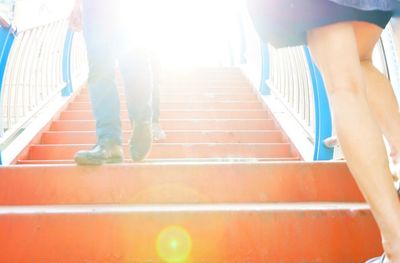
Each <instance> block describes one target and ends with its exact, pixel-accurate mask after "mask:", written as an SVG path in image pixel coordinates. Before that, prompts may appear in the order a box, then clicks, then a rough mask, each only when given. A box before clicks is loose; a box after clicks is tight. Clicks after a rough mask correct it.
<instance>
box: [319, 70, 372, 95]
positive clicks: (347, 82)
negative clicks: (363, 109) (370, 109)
mask: <svg viewBox="0 0 400 263" xmlns="http://www.w3.org/2000/svg"><path fill="white" fill-rule="evenodd" d="M325 86H326V89H327V92H328V94H329V96H330V97H334V96H338V95H339V96H340V95H347V96H349V95H351V96H359V95H365V85H364V80H363V78H362V74H359V73H357V72H351V71H346V70H343V71H342V72H341V73H340V74H336V75H331V77H330V78H325Z"/></svg>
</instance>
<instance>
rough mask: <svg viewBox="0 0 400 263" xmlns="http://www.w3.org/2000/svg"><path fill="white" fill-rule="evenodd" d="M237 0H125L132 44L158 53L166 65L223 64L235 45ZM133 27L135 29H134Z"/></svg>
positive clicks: (122, 13)
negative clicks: (230, 47)
mask: <svg viewBox="0 0 400 263" xmlns="http://www.w3.org/2000/svg"><path fill="white" fill-rule="evenodd" d="M239 2H240V0H143V1H139V0H136V1H135V0H133V1H132V0H125V1H124V4H123V6H122V8H121V18H122V19H124V22H125V23H126V24H127V25H129V28H130V35H131V38H132V42H133V43H135V44H136V45H138V46H146V47H150V48H152V49H155V50H157V52H158V53H159V54H160V57H161V58H162V62H163V63H164V64H168V66H177V67H179V66H185V67H187V66H213V65H218V64H220V63H226V62H227V61H228V58H229V51H228V50H229V49H228V46H229V43H231V45H232V47H233V48H235V46H237V42H238V38H239V32H238V20H237V16H236V11H237V10H238V3H239ZM135 25H136V26H135Z"/></svg>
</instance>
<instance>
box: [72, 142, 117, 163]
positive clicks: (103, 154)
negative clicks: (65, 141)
mask: <svg viewBox="0 0 400 263" xmlns="http://www.w3.org/2000/svg"><path fill="white" fill-rule="evenodd" d="M74 160H75V162H76V163H77V164H80V165H101V164H103V163H122V162H123V160H124V157H123V150H122V147H121V145H120V144H117V143H115V142H106V143H99V144H96V145H95V146H94V147H93V148H92V149H91V150H89V151H79V152H77V153H76V154H75V156H74Z"/></svg>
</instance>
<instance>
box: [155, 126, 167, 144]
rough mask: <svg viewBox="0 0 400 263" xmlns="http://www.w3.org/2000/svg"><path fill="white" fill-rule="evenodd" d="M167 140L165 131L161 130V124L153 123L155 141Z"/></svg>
mask: <svg viewBox="0 0 400 263" xmlns="http://www.w3.org/2000/svg"><path fill="white" fill-rule="evenodd" d="M165 138H167V135H166V134H165V131H164V130H163V129H162V128H161V126H160V123H158V122H155V123H153V140H154V141H160V140H165Z"/></svg>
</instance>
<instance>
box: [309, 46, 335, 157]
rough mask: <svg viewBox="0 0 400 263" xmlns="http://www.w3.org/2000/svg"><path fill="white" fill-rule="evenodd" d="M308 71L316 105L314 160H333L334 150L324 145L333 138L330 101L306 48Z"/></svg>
mask: <svg viewBox="0 0 400 263" xmlns="http://www.w3.org/2000/svg"><path fill="white" fill-rule="evenodd" d="M304 53H305V56H306V59H307V64H308V69H309V70H310V76H311V81H312V85H313V91H314V105H315V146H314V160H315V161H318V160H332V158H333V149H332V148H328V147H326V146H325V144H324V140H325V139H326V138H328V137H331V136H332V119H331V112H330V108H329V101H328V97H327V94H326V90H325V85H324V81H323V79H322V75H321V73H320V71H319V70H318V68H317V67H316V65H315V64H314V63H313V62H312V59H311V54H310V51H309V50H308V47H304Z"/></svg>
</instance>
